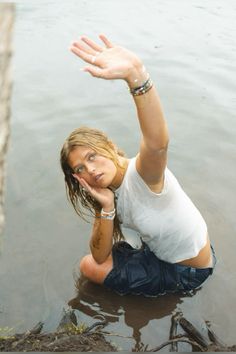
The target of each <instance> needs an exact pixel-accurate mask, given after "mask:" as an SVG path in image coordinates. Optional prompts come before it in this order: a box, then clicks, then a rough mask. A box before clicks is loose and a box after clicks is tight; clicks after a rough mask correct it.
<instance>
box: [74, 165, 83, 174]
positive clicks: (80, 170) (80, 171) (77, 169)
mask: <svg viewBox="0 0 236 354" xmlns="http://www.w3.org/2000/svg"><path fill="white" fill-rule="evenodd" d="M83 170H84V168H83V167H82V166H81V167H77V168H76V170H75V173H78V174H79V173H82V172H83Z"/></svg>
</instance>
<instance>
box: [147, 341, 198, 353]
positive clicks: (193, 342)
mask: <svg viewBox="0 0 236 354" xmlns="http://www.w3.org/2000/svg"><path fill="white" fill-rule="evenodd" d="M177 342H185V343H189V344H191V345H193V346H195V347H198V348H199V349H200V351H201V352H204V351H205V349H204V348H203V347H202V346H201V345H200V344H198V343H197V342H195V341H192V340H190V339H188V338H175V339H170V340H168V341H167V342H164V343H162V344H161V345H159V346H158V347H156V348H153V349H151V350H147V352H158V350H160V349H162V348H164V347H166V346H167V345H170V344H172V343H177Z"/></svg>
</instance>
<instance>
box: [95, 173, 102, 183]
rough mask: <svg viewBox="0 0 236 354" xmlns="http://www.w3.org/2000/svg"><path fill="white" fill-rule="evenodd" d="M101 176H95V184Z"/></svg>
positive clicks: (100, 174)
mask: <svg viewBox="0 0 236 354" xmlns="http://www.w3.org/2000/svg"><path fill="white" fill-rule="evenodd" d="M102 176H103V173H99V174H98V175H97V176H95V181H96V182H97V181H98V180H99V179H100V178H101V177H102Z"/></svg>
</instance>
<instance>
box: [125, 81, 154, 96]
mask: <svg viewBox="0 0 236 354" xmlns="http://www.w3.org/2000/svg"><path fill="white" fill-rule="evenodd" d="M152 86H153V82H152V80H151V78H150V77H149V78H148V79H147V81H145V82H144V84H143V85H142V86H139V87H136V88H130V89H129V91H130V93H131V95H133V96H140V95H143V94H145V93H147V92H148V91H149V90H151V88H152Z"/></svg>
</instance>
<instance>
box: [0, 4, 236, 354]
mask: <svg viewBox="0 0 236 354" xmlns="http://www.w3.org/2000/svg"><path fill="white" fill-rule="evenodd" d="M235 15H236V4H235V2H234V1H233V0H231V1H227V2H224V1H223V0H216V1H214V2H213V1H209V2H206V1H204V0H198V1H194V0H190V1H189V0H183V1H180V2H178V4H177V2H176V1H174V0H167V1H164V0H158V1H154V0H149V1H147V2H137V1H134V0H129V1H124V2H123V1H119V2H111V1H108V0H106V1H105V0H102V1H95V0H92V1H74V0H73V1H70V2H65V3H59V2H56V1H50V2H44V1H42V2H40V3H35V4H33V3H29V2H26V1H25V2H19V3H18V4H17V18H16V24H15V34H14V51H15V53H14V58H13V76H14V90H13V97H12V120H11V125H12V133H11V141H10V148H9V152H8V166H7V191H6V227H5V232H4V235H3V248H2V252H1V256H0V282H1V286H0V326H4V325H8V326H14V327H15V328H16V331H18V332H19V331H23V330H25V329H28V328H29V327H32V326H33V325H34V324H35V323H36V322H38V321H39V320H42V321H44V322H45V329H47V330H52V329H54V328H55V326H56V325H57V321H58V320H59V317H60V314H61V309H62V307H63V306H66V305H67V303H68V302H70V304H71V305H72V306H73V307H76V308H78V309H79V311H80V319H81V321H84V322H87V323H88V324H89V323H92V322H93V321H94V319H93V318H92V317H93V316H94V315H96V314H97V313H102V314H103V315H105V316H106V317H107V319H108V320H109V325H108V326H107V328H106V329H107V330H108V331H112V332H116V333H119V334H122V335H125V336H131V337H132V338H131V339H124V338H118V337H112V338H109V339H111V340H112V341H114V342H116V343H117V344H118V345H119V346H120V347H121V348H122V349H123V350H132V349H135V348H136V349H140V350H141V349H142V348H144V347H145V345H147V344H148V345H149V349H151V348H153V347H155V346H156V345H157V344H158V343H160V342H163V341H165V340H166V339H167V337H168V334H169V327H170V318H171V314H172V313H173V312H174V311H175V310H176V309H180V310H181V311H182V312H183V313H184V315H186V316H187V318H189V319H190V320H193V319H195V321H196V322H197V323H201V322H203V320H204V319H207V320H210V321H211V322H212V328H213V329H214V330H215V332H216V333H217V334H218V335H219V336H220V337H222V338H224V341H226V342H227V343H228V344H233V343H234V342H235V335H234V334H235V324H236V320H235V315H234V311H233V309H234V307H235V292H236V275H235V266H236V261H235V249H236V237H235V234H236V221H235V220H236V219H235V210H236V208H235V190H236V178H235V165H236V163H235V157H236V147H235V136H236V124H235V111H236V94H235V92H236V80H235V72H236V64H235V63H236V49H235V48H236V46H235V38H236V25H235ZM100 32H104V33H106V34H107V35H108V36H110V38H111V39H112V40H113V41H114V42H117V43H120V44H122V45H124V46H127V47H129V48H130V49H131V50H133V51H136V52H137V53H138V54H139V55H140V56H141V58H142V59H143V61H144V62H145V65H146V67H147V68H148V70H149V72H150V74H151V76H152V78H153V80H154V82H155V84H156V86H157V87H158V90H159V93H160V96H161V99H162V103H163V107H164V111H165V114H166V118H167V121H168V125H169V129H170V134H171V142H170V150H169V167H170V169H171V170H172V171H173V172H174V173H175V175H176V176H177V177H178V179H179V181H180V182H181V184H182V185H183V186H184V188H185V190H186V191H187V192H188V194H189V195H190V196H191V198H192V199H193V200H194V202H195V203H196V205H197V206H198V207H199V208H200V210H201V212H202V214H203V215H204V217H205V219H206V221H207V223H208V228H209V233H210V237H211V240H212V242H213V244H214V246H215V250H216V253H217V257H218V264H217V267H216V271H215V274H214V276H213V277H212V278H211V279H210V280H209V281H208V282H207V283H206V284H205V286H204V287H203V289H202V290H200V291H199V292H198V293H197V294H196V295H195V296H193V297H183V296H182V297H179V296H175V295H173V296H166V297H160V298H157V299H145V298H143V297H133V296H127V297H120V296H118V295H116V294H112V293H110V292H108V291H106V290H104V289H102V288H100V287H98V286H95V285H92V284H86V283H85V284H83V285H82V286H81V291H80V293H79V295H77V292H76V290H75V287H74V280H73V277H72V271H73V267H74V264H75V263H76V262H78V261H79V259H80V258H81V257H82V256H83V255H85V254H86V253H87V252H88V239H89V232H90V225H89V224H84V223H83V222H81V220H79V219H78V218H77V216H76V215H75V213H74V212H73V210H72V207H71V206H70V205H69V203H68V202H67V201H66V197H65V192H64V184H63V177H62V174H61V171H60V166H59V162H58V159H59V150H60V147H61V145H62V143H63V141H64V138H65V137H66V136H67V135H68V134H69V133H70V131H71V130H73V129H74V128H76V127H78V126H80V125H89V126H93V127H98V128H101V129H103V130H104V131H106V132H107V134H108V135H109V136H110V137H111V138H112V139H113V140H114V141H115V142H116V143H117V144H118V145H119V146H120V147H121V148H122V149H124V150H125V151H126V152H127V155H128V156H130V157H131V156H133V155H134V154H136V152H137V149H138V144H139V130H138V124H137V120H136V115H135V109H134V106H133V103H132V99H131V97H130V96H129V94H128V91H127V90H126V87H125V84H124V83H123V82H118V81H116V82H107V81H102V80H96V79H94V78H92V77H89V76H88V75H87V74H86V73H82V72H81V71H80V70H79V69H80V68H81V67H82V63H81V61H79V59H77V58H76V57H74V56H73V55H72V54H71V53H70V52H69V51H68V46H69V44H70V42H71V41H72V40H74V39H76V38H77V37H78V36H79V35H80V34H87V35H89V36H91V37H92V38H94V39H95V38H96V36H97V33H100ZM196 322H195V323H196ZM182 348H183V350H184V349H186V350H190V349H189V347H188V346H184V345H183V346H182ZM163 350H164V349H163ZM165 350H166V351H168V350H169V349H168V348H166V349H165Z"/></svg>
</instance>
